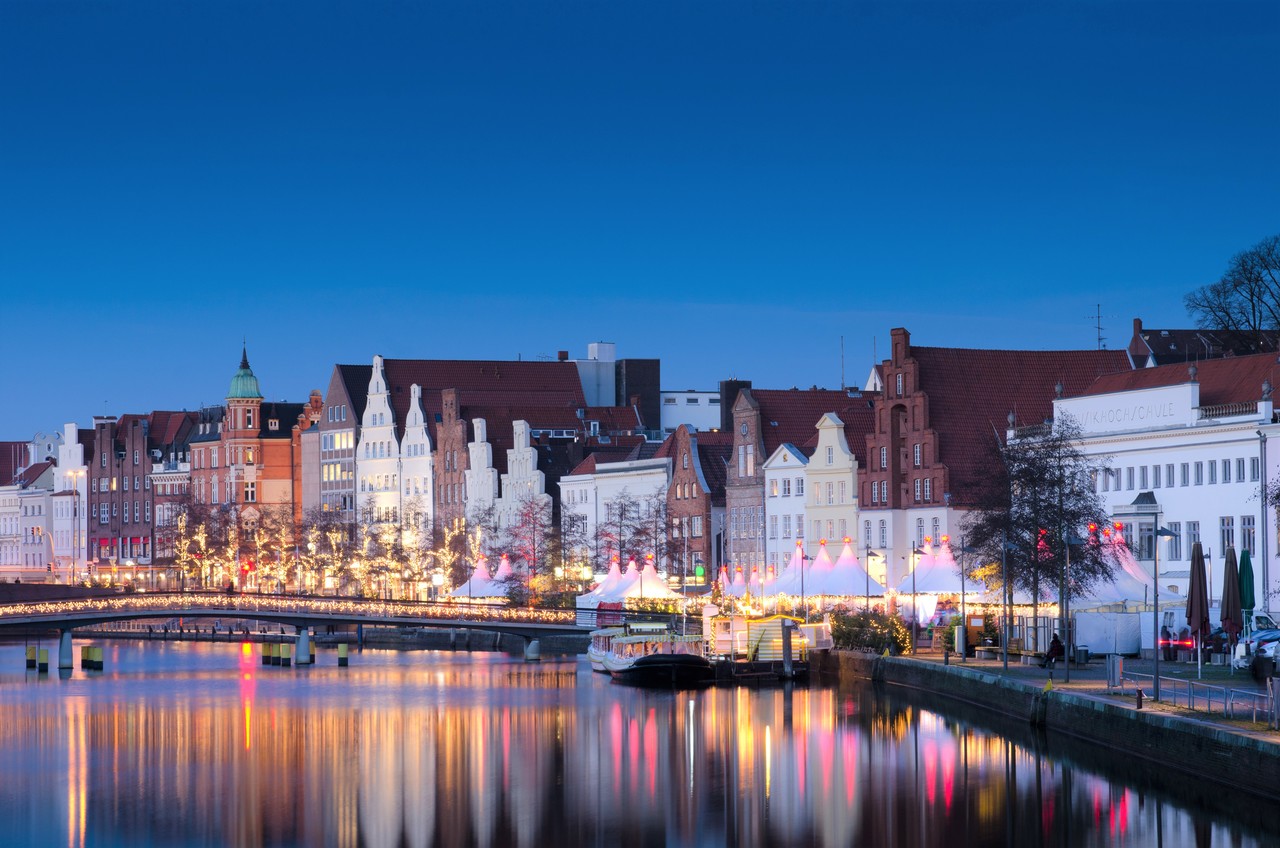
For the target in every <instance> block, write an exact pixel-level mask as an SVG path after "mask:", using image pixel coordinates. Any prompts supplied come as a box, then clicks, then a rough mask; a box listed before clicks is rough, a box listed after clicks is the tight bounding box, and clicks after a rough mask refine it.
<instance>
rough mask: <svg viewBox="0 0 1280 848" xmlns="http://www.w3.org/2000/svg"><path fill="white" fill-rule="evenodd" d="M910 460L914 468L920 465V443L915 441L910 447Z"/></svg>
mask: <svg viewBox="0 0 1280 848" xmlns="http://www.w3.org/2000/svg"><path fill="white" fill-rule="evenodd" d="M911 462H912V464H913V465H915V467H916V468H919V467H920V443H919V442H916V443H915V445H913V446H912V448H911Z"/></svg>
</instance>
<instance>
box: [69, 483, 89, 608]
mask: <svg viewBox="0 0 1280 848" xmlns="http://www.w3.org/2000/svg"><path fill="white" fill-rule="evenodd" d="M84 474H85V469H83V468H73V469H71V470H70V471H68V472H67V476H68V477H70V478H71V489H72V491H73V492H74V494H73V495H72V501H71V537H72V543H71V545H72V547H71V575H70V577H69V578H68V580H67V582H68V583H70V582H71V580H73V579H75V578H76V577H77V576H79V574H80V478H82V477H83V476H84Z"/></svg>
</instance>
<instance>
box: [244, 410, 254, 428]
mask: <svg viewBox="0 0 1280 848" xmlns="http://www.w3.org/2000/svg"><path fill="white" fill-rule="evenodd" d="M244 426H245V427H248V428H250V429H252V428H253V410H252V409H246V410H245V411H244Z"/></svg>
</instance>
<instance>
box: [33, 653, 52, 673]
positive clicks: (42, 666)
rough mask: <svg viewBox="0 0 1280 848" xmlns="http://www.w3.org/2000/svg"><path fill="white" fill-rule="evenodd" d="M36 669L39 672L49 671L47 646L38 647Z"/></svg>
mask: <svg viewBox="0 0 1280 848" xmlns="http://www.w3.org/2000/svg"><path fill="white" fill-rule="evenodd" d="M36 671H38V672H40V673H41V674H48V673H49V649H48V648H41V649H40V653H39V655H38V659H37V660H36Z"/></svg>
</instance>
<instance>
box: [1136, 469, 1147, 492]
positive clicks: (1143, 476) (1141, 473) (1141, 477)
mask: <svg viewBox="0 0 1280 848" xmlns="http://www.w3.org/2000/svg"><path fill="white" fill-rule="evenodd" d="M1138 488H1139V489H1145V488H1147V466H1145V465H1143V466H1142V467H1140V468H1139V469H1138Z"/></svg>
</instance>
